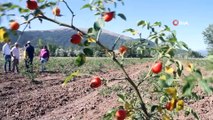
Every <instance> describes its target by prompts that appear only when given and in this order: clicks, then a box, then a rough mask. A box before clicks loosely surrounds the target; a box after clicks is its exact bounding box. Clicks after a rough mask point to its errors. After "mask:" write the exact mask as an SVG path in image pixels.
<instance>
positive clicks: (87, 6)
mask: <svg viewBox="0 0 213 120" xmlns="http://www.w3.org/2000/svg"><path fill="white" fill-rule="evenodd" d="M85 8H90V9H91V8H92V6H91V5H90V4H85V5H84V6H82V7H81V9H85Z"/></svg>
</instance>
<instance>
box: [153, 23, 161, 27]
mask: <svg viewBox="0 0 213 120" xmlns="http://www.w3.org/2000/svg"><path fill="white" fill-rule="evenodd" d="M152 26H159V27H160V26H161V22H155V23H154V24H153V25H152Z"/></svg>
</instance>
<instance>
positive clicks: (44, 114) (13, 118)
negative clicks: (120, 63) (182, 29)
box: [0, 65, 213, 120]
mask: <svg viewBox="0 0 213 120" xmlns="http://www.w3.org/2000/svg"><path fill="white" fill-rule="evenodd" d="M146 66H147V65H132V66H130V67H128V68H127V71H128V73H129V74H130V76H131V77H132V78H134V79H138V77H139V74H140V73H142V72H143V71H144V70H145V69H146ZM96 75H99V76H101V77H103V78H106V79H112V78H119V77H122V73H121V71H120V70H109V71H106V72H99V73H97V74H96ZM64 77H65V76H64V75H63V74H60V73H48V72H47V73H42V74H40V75H39V76H38V78H36V80H37V81H39V82H38V83H33V82H31V81H30V80H27V79H26V78H24V77H22V76H21V75H18V74H14V73H11V74H4V73H2V71H1V72H0V120H100V119H101V116H103V115H104V114H105V113H106V112H107V111H108V110H109V109H111V108H112V107H116V106H118V105H119V103H118V102H117V96H116V93H112V94H110V95H107V96H105V97H104V96H103V95H100V94H99V92H100V90H101V89H102V87H101V88H98V89H96V90H94V89H91V88H90V87H89V82H90V79H91V76H88V75H83V76H81V77H77V78H76V79H75V80H74V81H71V82H69V83H68V84H67V86H66V87H62V83H63V80H64ZM118 83H119V84H121V85H122V86H123V87H125V86H127V85H128V84H126V82H125V81H122V80H116V81H111V82H109V84H108V86H112V85H116V84H118ZM103 88H104V87H103ZM144 88H147V85H146V84H144ZM198 91H199V89H198ZM147 96H149V95H147ZM145 101H147V100H145ZM187 104H188V105H189V106H191V107H192V108H194V109H195V111H196V112H198V114H199V115H200V117H201V119H202V120H213V96H203V98H202V99H201V100H199V101H197V102H196V103H195V102H194V101H192V102H189V103H187ZM177 119H178V120H189V119H190V120H193V119H194V118H191V117H188V118H185V117H184V116H179V117H178V118H177Z"/></svg>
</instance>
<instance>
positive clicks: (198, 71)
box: [194, 69, 203, 79]
mask: <svg viewBox="0 0 213 120" xmlns="http://www.w3.org/2000/svg"><path fill="white" fill-rule="evenodd" d="M194 72H195V74H196V76H198V77H199V78H200V79H202V78H203V75H202V73H201V71H200V69H195V70H194Z"/></svg>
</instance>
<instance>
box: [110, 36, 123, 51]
mask: <svg viewBox="0 0 213 120" xmlns="http://www.w3.org/2000/svg"><path fill="white" fill-rule="evenodd" d="M120 38H121V36H120V35H119V37H118V39H116V40H115V42H114V44H113V46H112V51H113V50H114V49H115V46H116V44H117V43H118V41H119V40H120Z"/></svg>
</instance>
